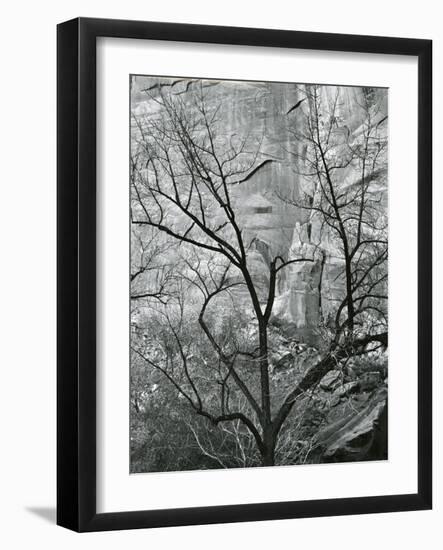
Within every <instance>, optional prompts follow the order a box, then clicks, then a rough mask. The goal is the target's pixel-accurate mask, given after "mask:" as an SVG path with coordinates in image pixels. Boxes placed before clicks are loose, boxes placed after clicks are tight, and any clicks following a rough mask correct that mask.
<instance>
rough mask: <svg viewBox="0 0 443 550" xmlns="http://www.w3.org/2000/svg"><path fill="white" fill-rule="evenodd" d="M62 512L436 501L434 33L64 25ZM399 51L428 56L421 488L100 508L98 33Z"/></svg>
mask: <svg viewBox="0 0 443 550" xmlns="http://www.w3.org/2000/svg"><path fill="white" fill-rule="evenodd" d="M57 31H58V32H57V47H58V60H57V70H58V79H57V87H58V92H57V110H58V121H57V138H58V146H57V164H58V167H57V181H58V201H57V209H58V214H57V230H58V241H57V254H58V263H57V270H58V278H57V284H58V290H57V316H58V322H57V342H58V352H57V364H58V366H57V379H58V380H57V424H58V427H57V453H58V462H57V523H58V524H59V525H61V526H64V527H67V528H69V529H73V530H75V531H79V532H83V531H104V530H114V529H132V528H147V527H162V526H178V525H192V524H210V523H223V522H241V521H256V520H272V519H285V518H304V517H320V516H330V515H346V514H367V513H374V512H394V511H410V510H425V509H430V508H431V506H432V417H431V415H432V398H431V396H432V370H431V369H432V366H431V361H432V290H431V289H432V269H431V267H432V240H431V239H432V234H431V228H432V219H431V214H432V208H431V199H432V183H431V181H432V120H431V116H432V42H431V41H430V40H421V39H420V40H418V39H405V38H388V37H374V36H353V35H343V34H323V33H315V32H296V31H285V30H263V29H254V28H231V27H217V26H200V25H189V24H175V23H174V24H172V23H157V22H155V23H153V22H141V21H121V20H107V19H88V18H78V19H73V20H71V21H67V22H64V23H61V24H60V25H58V29H57ZM98 37H114V38H122V39H125V38H135V39H142V40H169V41H171V40H173V41H183V42H196V43H211V44H229V45H248V46H268V47H280V48H302V49H305V50H328V51H335V52H357V53H378V54H398V55H407V56H416V57H417V58H418V175H417V177H418V180H417V181H418V357H417V366H418V471H417V480H418V491H417V493H416V494H399V495H380V496H375V497H358V498H339V499H326V500H307V501H294V502H273V503H260V504H240V505H229V506H210V507H199V508H181V509H168V510H140V511H136V512H132V511H131V512H129V511H128V512H124V511H123V512H118V513H97V512H96V476H97V472H96V388H97V380H96V354H97V346H96V319H97V315H96V254H97V243H96V215H97V214H96V207H97V202H96V107H97V106H96V39H97V38H98Z"/></svg>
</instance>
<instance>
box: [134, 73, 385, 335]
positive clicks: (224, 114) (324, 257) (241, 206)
mask: <svg viewBox="0 0 443 550" xmlns="http://www.w3.org/2000/svg"><path fill="white" fill-rule="evenodd" d="M132 86H133V92H132V93H133V108H134V112H135V113H137V114H141V113H143V112H149V113H152V112H155V110H156V109H157V108H158V105H156V103H155V101H154V99H155V97H158V95H159V94H160V93H161V91H162V90H164V89H166V90H168V91H169V92H170V93H171V94H172V95H177V97H181V98H184V100H185V101H187V98H189V102H190V103H189V109H190V110H192V109H193V108H194V107H193V104H192V101H191V98H192V95H193V93H195V91H196V90H203V93H204V97H205V102H206V103H207V104H208V106H209V107H208V108H210V109H216V110H217V135H218V142H219V143H218V145H219V146H220V147H221V148H223V146H224V145H225V146H226V148H227V147H228V146H229V141H230V140H232V139H234V140H235V139H242V137H244V136H248V144H249V147H250V148H251V150H250V151H248V154H249V157H248V154H246V155H245V158H244V162H245V165H246V164H247V162H248V160H250V159H252V158H253V157H254V155H255V154H256V153H257V152H258V154H257V155H256V158H255V159H254V163H253V166H252V167H251V168H250V170H249V172H248V173H246V174H244V175H243V176H242V178H241V181H239V183H238V184H237V185H233V186H232V189H231V194H232V201H233V205H234V209H235V212H236V216H237V219H238V221H239V225H240V226H241V228H242V231H243V238H244V240H245V243H246V246H247V247H248V248H249V262H250V267H251V271H252V272H253V275H254V278H255V281H256V283H257V286H258V287H259V288H261V289H262V293H261V295H262V297H263V299H264V296H265V295H266V286H267V284H268V280H267V278H268V269H267V267H268V266H269V262H270V261H271V259H272V258H274V257H275V256H277V255H280V256H282V257H283V258H284V259H285V260H291V259H296V258H301V257H306V258H310V259H311V260H312V261H306V262H302V263H295V264H293V265H291V266H288V268H286V269H285V270H284V271H283V272H282V273H281V274H280V275H279V280H278V283H277V296H276V301H275V305H274V308H273V322H275V324H277V325H279V326H280V327H281V328H283V329H285V330H288V331H290V332H294V331H295V336H296V338H298V339H299V340H300V341H307V342H310V343H315V342H316V339H317V332H318V331H317V329H318V327H319V324H321V323H324V322H326V323H327V320H328V318H329V317H331V316H332V315H333V312H334V308H335V307H336V306H335V304H336V302H337V300H338V298H340V297H341V296H342V294H343V280H342V278H341V272H342V271H343V260H342V253H341V250H339V249H338V248H337V243H336V242H335V241H334V239H333V238H332V235H331V234H330V232H328V230H327V228H326V230H325V227H324V223H323V222H322V220H321V219H320V217H319V216H318V214H317V213H316V212H315V211H309V209H302V208H299V207H297V206H295V205H294V203H296V202H297V201H298V200H299V199H300V198H301V197H311V199H312V200H313V201H315V196H316V194H317V193H318V189H317V188H316V187H315V185H313V184H312V180H309V179H307V178H304V177H303V176H302V175H301V173H303V172H306V170H307V168H308V167H307V164H306V161H305V159H304V156H305V154H306V146H305V145H304V144H303V142H302V140H299V139H297V137H296V133H297V132H302V131H303V130H304V129H305V128H303V125H305V124H306V118H303V117H302V116H300V112H301V109H302V108H304V109H306V105H307V104H308V100H307V99H306V98H305V97H304V95H303V91H304V85H297V84H293V83H288V84H282V83H264V82H229V81H223V82H218V81H197V80H185V79H178V78H177V79H169V78H164V79H163V78H160V79H159V78H157V77H156V78H149V77H140V78H137V79H134V80H133V83H132ZM143 90H148V91H149V93H150V94H151V96H152V98H154V99H152V98H151V99H150V98H147V96H146V93H145V92H143ZM320 94H321V100H322V104H323V105H324V113H323V115H324V116H325V117H327V116H329V115H330V113H331V112H332V109H333V107H334V111H333V112H334V117H335V118H336V119H337V124H336V128H335V129H334V140H335V147H336V149H335V150H336V154H337V158H339V157H340V154H341V153H344V152H345V151H346V150H347V148H349V147H350V146H352V144H353V143H354V142H355V140H358V136H359V135H360V134H361V132H362V131H363V130H364V120H363V116H362V111H361V108H360V107H359V106H360V105H361V103H362V92H361V89H360V88H356V87H347V88H340V91H339V96H338V102H337V100H336V98H337V88H336V87H335V86H323V87H321V88H320ZM373 94H375V95H376V96H377V100H378V102H379V104H380V105H381V108H380V110H379V111H378V112H377V114H376V115H375V116H376V117H378V118H377V120H379V121H383V120H384V119H385V118H386V115H387V93H386V92H385V91H383V90H374V91H373ZM303 102H305V105H303ZM334 102H335V103H334ZM331 116H332V115H331ZM254 147H255V150H252V149H254ZM339 172H340V181H341V183H342V185H343V186H345V187H346V186H348V187H351V186H352V185H355V184H356V183H358V175H357V174H356V173H355V168H353V167H352V166H346V167H343V168H341V169H340V170H339ZM368 176H370V174H368ZM374 186H375V187H376V186H377V177H375V178H374ZM376 190H377V191H379V188H377V189H376ZM286 199H287V200H286ZM383 206H386V203H384V204H383V205H382V207H383ZM240 294H241V293H240Z"/></svg>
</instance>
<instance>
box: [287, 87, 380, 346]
mask: <svg viewBox="0 0 443 550" xmlns="http://www.w3.org/2000/svg"><path fill="white" fill-rule="evenodd" d="M360 91H361V95H360V99H359V101H357V102H356V104H355V108H356V109H357V113H356V115H355V119H356V121H357V123H356V124H355V125H356V128H354V129H353V130H352V131H351V129H350V128H349V127H348V126H347V125H346V124H345V117H343V116H342V115H341V111H342V107H343V102H344V97H343V91H342V89H340V88H336V89H335V93H334V95H333V96H332V97H325V90H324V87H321V86H317V85H310V86H305V87H304V88H303V89H300V93H301V94H302V96H303V101H304V103H303V106H302V107H301V108H300V109H299V111H298V112H297V118H295V121H293V122H292V124H291V128H290V131H291V133H292V134H293V136H294V139H295V140H297V141H298V142H299V143H302V144H303V148H302V150H301V152H300V153H292V154H293V155H294V157H295V161H296V162H295V166H296V171H297V173H298V175H299V176H301V178H302V181H303V185H304V188H305V189H306V190H307V192H306V193H305V194H304V196H302V197H301V198H298V199H289V198H288V197H283V200H287V201H289V202H291V203H292V204H293V205H296V206H298V207H299V208H300V209H303V210H305V211H307V212H309V215H310V221H309V224H308V237H309V239H314V240H315V239H317V241H318V242H321V241H329V242H330V243H332V247H335V251H336V252H335V254H336V255H337V256H338V258H339V260H341V262H342V266H343V267H342V280H343V296H342V298H341V299H340V300H339V303H338V305H337V307H336V311H335V318H334V320H333V323H332V327H331V328H332V329H333V343H334V345H339V344H340V343H342V342H346V341H347V340H349V338H352V337H353V336H355V335H356V334H359V335H360V336H361V335H362V334H363V335H365V336H367V335H368V334H371V333H374V336H377V331H378V332H380V331H386V327H387V259H388V239H387V213H386V212H387V208H386V201H387V192H386V183H387V156H386V154H387V132H386V121H387V116H386V115H385V112H384V110H383V107H382V104H381V101H380V100H379V99H378V98H377V94H376V91H374V90H373V89H371V88H361V89H360ZM354 122H355V121H354ZM313 224H316V226H317V235H316V236H313V235H312V231H313V228H312V225H313ZM325 234H327V237H326V238H325ZM369 322H371V323H370V324H371V326H369V325H368V323H369ZM377 338H379V339H381V340H383V341H384V340H385V338H384V336H383V337H381V336H377Z"/></svg>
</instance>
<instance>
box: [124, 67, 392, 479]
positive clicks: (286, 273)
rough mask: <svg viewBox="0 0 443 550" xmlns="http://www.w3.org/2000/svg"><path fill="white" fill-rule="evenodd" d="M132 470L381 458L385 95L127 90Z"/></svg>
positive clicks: (198, 86) (275, 87)
mask: <svg viewBox="0 0 443 550" xmlns="http://www.w3.org/2000/svg"><path fill="white" fill-rule="evenodd" d="M130 129H131V143H130V187H131V193H130V197H131V198H130V202H131V204H130V212H131V258H130V323H131V327H130V329H131V338H130V346H131V350H130V354H131V361H130V365H131V366H130V370H131V372H130V422H131V425H130V453H131V459H130V468H131V473H142V472H160V471H182V470H206V469H214V468H249V467H254V466H284V465H301V464H304V465H306V464H318V463H326V462H328V463H331V462H350V461H368V460H385V459H387V457H388V446H387V394H388V382H387V380H388V337H387V334H388V268H387V265H388V185H389V184H388V90H387V89H385V88H371V87H350V86H341V85H318V84H300V83H279V82H246V81H244V82H242V81H223V80H220V81H218V80H204V79H190V78H179V77H177V78H169V77H168V78H166V77H157V76H143V75H131V76H130Z"/></svg>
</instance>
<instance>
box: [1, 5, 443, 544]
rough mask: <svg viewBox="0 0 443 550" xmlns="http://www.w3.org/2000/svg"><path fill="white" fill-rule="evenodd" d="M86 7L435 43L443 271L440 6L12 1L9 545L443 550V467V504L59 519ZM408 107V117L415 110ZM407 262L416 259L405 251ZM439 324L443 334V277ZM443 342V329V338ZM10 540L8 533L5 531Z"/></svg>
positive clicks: (6, 43) (6, 350) (7, 40)
mask: <svg viewBox="0 0 443 550" xmlns="http://www.w3.org/2000/svg"><path fill="white" fill-rule="evenodd" d="M78 15H83V16H95V17H113V18H126V19H145V20H148V19H151V20H158V21H161V20H169V21H177V22H193V23H202V24H203V23H206V24H210V23H213V24H224V25H238V26H256V27H271V28H288V29H295V30H312V31H324V32H331V31H334V32H344V33H362V34H378V35H397V36H410V37H417V38H432V39H434V41H435V42H434V82H435V85H434V97H435V98H436V101H435V105H434V113H435V117H434V127H435V128H436V131H435V133H434V140H435V141H434V151H435V157H436V162H435V167H434V181H435V192H434V214H435V237H436V239H435V241H436V244H435V247H434V248H435V255H436V256H435V280H438V278H440V279H441V278H442V275H443V273H442V270H441V267H442V265H441V261H442V258H441V252H440V254H437V247H438V246H439V244H440V236H441V232H442V220H441V213H440V210H441V208H442V207H443V202H442V201H443V195H442V189H441V185H439V182H441V180H442V176H443V172H442V167H441V163H439V162H438V158H437V152H441V151H442V150H443V140H442V137H441V124H442V123H443V120H442V114H443V113H442V106H441V102H440V101H439V100H438V99H439V98H441V97H443V31H442V29H441V20H442V17H441V15H442V14H441V13H440V11H439V8H438V2H431V1H429V0H428V1H426V0H422V1H421V2H420V3H417V2H416V1H414V2H402V3H401V5H400V4H398V3H394V2H392V3H390V4H389V3H387V2H386V1H385V0H384V1H378V0H373V1H372V2H365V3H356V2H354V1H340V0H336V1H333V2H331V1H327V0H325V1H323V0H317V2H315V3H312V2H311V3H310V2H294V1H293V0H292V1H289V2H283V1H278V0H274V1H273V2H272V3H270V2H266V3H263V4H262V5H260V4H259V3H258V2H250V1H248V2H246V1H245V2H243V3H240V2H238V0H232V1H231V0H224V1H223V2H220V3H213V2H208V1H207V0H203V1H201V2H200V1H192V0H188V1H186V2H180V0H169V1H168V2H163V3H160V2H135V1H130V0H126V1H125V2H121V1H120V2H113V1H111V0H109V1H107V2H105V1H92V0H89V1H88V2H84V1H82V0H78V1H76V2H75V3H74V2H72V1H67V2H64V4H61V3H60V5H58V4H55V3H54V4H51V3H49V2H44V1H40V2H29V1H28V2H20V3H18V2H17V3H14V4H12V3H8V4H7V7H6V8H5V7H4V8H3V11H2V23H3V25H2V33H1V40H2V47H1V49H0V51H1V56H2V64H1V67H2V84H1V86H0V93H1V100H0V109H1V112H0V115H1V116H0V124H1V130H2V131H1V139H2V143H1V147H0V151H1V153H2V154H1V159H2V162H1V165H0V166H1V171H2V173H1V178H0V181H1V192H2V196H1V201H0V208H1V212H0V224H1V227H0V235H1V258H2V269H1V271H0V277H1V281H0V292H1V300H0V307H1V323H2V326H1V332H0V334H1V336H2V338H1V346H0V353H1V359H0V365H1V368H2V375H3V376H2V378H1V386H0V387H1V396H0V407H1V411H0V412H1V414H0V418H1V430H2V431H1V433H2V453H1V455H0V457H1V458H0V461H1V465H0V499H1V510H0V514H1V515H0V517H1V520H0V521H1V524H2V528H1V530H0V540H1V542H2V543H3V546H4V547H5V548H27V547H37V548H39V547H45V548H59V547H64V548H77V547H78V546H79V545H80V544H81V545H82V547H83V548H85V549H88V548H91V549H92V548H96V546H97V544H100V545H106V546H107V548H109V549H112V548H121V547H122V546H129V545H131V546H132V547H137V546H143V547H151V548H165V549H169V548H193V549H197V548H208V547H209V548H211V549H217V548H226V547H229V546H230V547H232V548H242V547H248V548H249V547H252V548H269V546H270V545H272V547H274V548H278V547H279V546H281V547H283V546H290V547H292V548H294V547H295V548H297V547H306V546H308V547H309V548H322V547H326V546H327V547H328V548H331V549H338V548H340V549H346V548H353V547H355V546H358V548H359V549H362V550H363V549H365V548H368V549H369V548H371V549H373V548H374V547H375V546H376V547H380V548H390V547H392V546H393V545H395V546H396V547H401V548H402V549H409V548H411V549H412V548H417V547H419V546H423V547H424V548H431V549H433V548H439V547H441V544H442V539H443V535H442V530H441V525H442V521H443V512H442V506H443V501H442V497H443V492H442V489H441V474H440V473H439V471H438V469H437V468H435V470H434V476H435V483H434V485H435V488H436V495H435V502H434V510H433V511H431V512H411V513H401V514H400V513H397V514H384V515H373V516H354V517H343V518H323V519H307V520H291V521H279V522H263V523H254V524H252V523H251V524H238V525H222V526H205V527H185V528H170V529H161V530H153V531H146V530H144V531H134V532H120V533H117V532H116V533H101V534H87V535H76V534H73V533H70V532H68V531H66V530H63V529H61V528H57V527H55V526H54V519H53V518H54V512H53V509H54V506H55V25H56V23H57V22H60V21H62V20H65V19H68V18H71V17H75V16H78ZM405 116H407V114H405ZM405 267H407V258H405ZM434 297H435V299H434V302H435V320H434V333H435V335H436V336H439V334H441V332H442V328H443V327H442V317H441V310H442V309H443V303H442V293H441V290H439V289H438V288H437V285H435V289H434ZM440 340H441V337H440ZM434 348H435V349H434V352H435V358H434V364H435V379H434V380H435V381H434V387H435V409H434V410H435V431H434V433H435V464H436V465H438V464H440V465H441V464H443V453H442V446H441V444H442V420H443V407H442V405H441V403H439V399H438V398H439V396H440V395H441V383H442V380H443V378H442V375H441V372H439V369H438V367H439V363H441V360H442V357H441V342H438V341H437V338H436V342H435V346H434ZM3 539H5V540H3Z"/></svg>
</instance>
